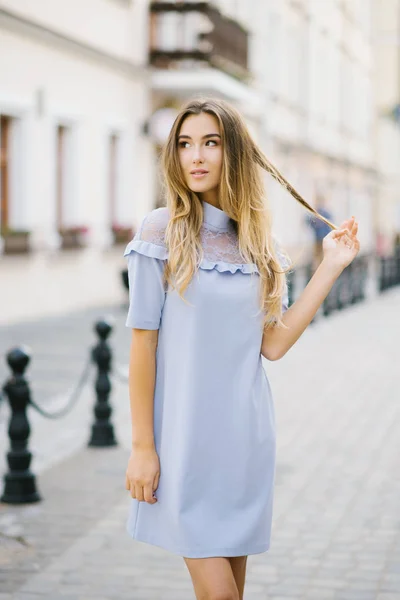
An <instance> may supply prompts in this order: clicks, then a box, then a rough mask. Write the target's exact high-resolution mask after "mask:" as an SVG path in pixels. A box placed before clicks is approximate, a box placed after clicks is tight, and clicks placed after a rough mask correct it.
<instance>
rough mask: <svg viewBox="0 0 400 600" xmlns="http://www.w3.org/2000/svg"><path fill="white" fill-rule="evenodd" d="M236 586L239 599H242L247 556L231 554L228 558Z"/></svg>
mask: <svg viewBox="0 0 400 600" xmlns="http://www.w3.org/2000/svg"><path fill="white" fill-rule="evenodd" d="M229 562H230V563H231V567H232V572H233V576H234V578H235V582H236V587H237V589H238V592H239V600H243V593H244V583H245V580H246V566H247V556H233V557H231V558H229Z"/></svg>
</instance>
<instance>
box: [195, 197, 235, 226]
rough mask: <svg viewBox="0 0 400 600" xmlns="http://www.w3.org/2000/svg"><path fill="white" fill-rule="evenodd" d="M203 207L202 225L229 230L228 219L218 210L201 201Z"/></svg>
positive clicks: (224, 213)
mask: <svg viewBox="0 0 400 600" xmlns="http://www.w3.org/2000/svg"><path fill="white" fill-rule="evenodd" d="M201 203H202V205H203V223H206V224H207V225H212V226H213V227H217V228H218V229H224V230H228V229H229V228H230V221H231V219H230V217H228V215H227V214H226V212H224V211H223V210H221V209H220V208H216V207H215V206H213V205H212V204H210V203H209V202H205V201H204V200H202V202H201Z"/></svg>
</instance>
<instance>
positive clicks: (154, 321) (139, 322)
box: [124, 209, 167, 329]
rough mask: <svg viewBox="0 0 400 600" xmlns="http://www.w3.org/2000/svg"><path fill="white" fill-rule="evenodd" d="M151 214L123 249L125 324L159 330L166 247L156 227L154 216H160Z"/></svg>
mask: <svg viewBox="0 0 400 600" xmlns="http://www.w3.org/2000/svg"><path fill="white" fill-rule="evenodd" d="M158 210H160V209H158ZM156 212H157V210H156V211H153V213H156ZM153 213H150V214H149V215H148V216H147V217H145V219H144V220H143V222H142V224H141V226H140V228H139V231H138V233H137V234H136V235H135V237H134V239H133V240H132V241H131V242H129V244H128V245H127V247H126V249H125V252H124V256H125V257H126V258H127V263H128V279H129V310H128V315H127V319H126V322H125V325H126V327H131V328H137V329H159V327H160V324H161V318H162V311H163V307H164V302H165V297H166V285H165V281H164V267H165V260H166V258H167V250H166V248H165V245H164V244H163V243H162V232H161V231H160V227H158V228H157V227H156V226H155V223H157V219H158V222H159V221H160V218H159V217H160V215H158V216H156V219H154V214H153ZM159 225H161V223H160V222H159Z"/></svg>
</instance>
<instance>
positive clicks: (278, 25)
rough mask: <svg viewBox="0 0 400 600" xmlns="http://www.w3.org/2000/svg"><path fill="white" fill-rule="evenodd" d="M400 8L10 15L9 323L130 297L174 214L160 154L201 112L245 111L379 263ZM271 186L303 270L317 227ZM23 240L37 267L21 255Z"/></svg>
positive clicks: (91, 4)
mask: <svg viewBox="0 0 400 600" xmlns="http://www.w3.org/2000/svg"><path fill="white" fill-rule="evenodd" d="M399 2H400V0H388V2H385V3H380V2H378V0H324V2H320V1H319V0H279V1H278V0H265V1H263V2H258V1H257V0H219V1H217V0H215V1H212V2H208V3H207V2H204V3H198V2H192V1H189V0H187V1H180V2H165V1H159V2H149V0H140V1H133V0H86V1H85V2H84V3H77V2H69V3H65V2H63V1H62V0H36V1H35V2H34V3H32V2H31V1H30V0H0V43H1V47H2V59H1V61H0V77H1V81H2V85H1V86H0V118H1V122H0V138H1V174H0V184H1V217H0V223H1V230H0V231H1V233H2V235H1V237H0V246H1V248H2V254H0V281H2V288H3V289H5V293H4V294H3V292H2V293H1V294H0V309H1V310H0V322H7V321H10V320H13V319H20V318H34V317H36V316H38V315H40V314H53V313H57V312H61V311H64V310H70V309H77V308H80V307H83V306H90V305H104V304H107V303H115V302H118V301H120V300H123V299H124V298H125V295H124V290H123V288H122V286H121V283H120V269H121V268H123V266H124V264H125V263H124V261H123V259H122V256H121V255H122V250H123V245H121V244H123V243H124V240H125V239H126V238H127V237H129V235H130V234H131V233H132V232H131V231H130V228H132V227H133V228H135V227H136V226H137V225H138V223H139V222H140V220H141V219H142V217H143V215H144V214H145V213H146V212H148V211H149V210H151V209H152V208H154V207H155V206H159V205H161V204H163V203H164V199H163V197H162V193H161V188H160V179H159V172H158V165H157V158H158V152H159V150H160V144H161V143H162V140H163V138H165V135H166V133H167V132H168V128H169V125H170V121H171V116H172V117H173V115H174V114H175V113H176V111H177V110H178V108H179V107H180V106H181V104H182V102H183V101H185V100H186V99H188V98H191V97H193V96H206V95H212V96H218V97H222V98H225V99H226V100H228V101H229V102H231V103H232V104H234V105H235V106H236V107H237V108H238V109H239V110H240V111H241V112H242V113H243V115H244V116H245V118H246V120H247V123H248V125H249V128H250V130H251V132H252V134H253V135H254V137H255V138H256V140H257V141H258V143H259V144H260V146H261V148H262V149H263V150H264V152H265V153H266V155H267V156H268V158H269V159H270V160H271V161H272V162H273V163H274V164H275V165H276V166H277V167H278V169H279V170H280V171H281V172H282V173H283V174H284V175H285V176H286V178H287V179H288V180H289V181H290V182H291V183H292V185H294V187H296V188H297V189H298V191H299V192H300V193H301V194H302V195H303V196H304V198H305V199H306V200H308V201H309V202H310V203H311V204H312V205H316V197H317V195H319V196H323V197H324V198H325V205H326V208H327V209H328V210H329V211H330V212H331V214H332V220H333V221H334V222H335V223H337V224H340V222H341V221H342V220H343V219H345V218H347V217H349V216H351V215H352V214H354V215H356V216H357V218H358V220H359V222H360V239H361V243H362V251H363V252H365V253H372V252H373V251H374V250H375V246H376V237H377V233H379V232H383V233H384V235H385V236H386V237H390V236H391V235H392V233H393V229H394V228H395V227H396V225H395V223H396V218H399V208H398V207H399V200H398V189H399V186H398V179H397V178H398V164H400V163H399V155H400V148H399V146H400V145H399V138H398V125H397V124H396V123H395V121H393V120H390V118H388V117H387V116H386V113H385V114H383V112H382V111H383V107H385V110H386V108H387V109H388V110H389V109H390V108H393V107H394V106H395V105H396V102H398V100H399V93H398V92H399V85H398V79H397V80H396V79H395V73H394V71H395V70H396V68H397V71H399V68H398V67H399V65H398V62H396V60H397V61H398V56H399V53H398V46H396V43H397V42H396V41H394V42H393V44H392V45H391V48H390V49H388V39H390V40H392V41H393V40H398V35H399V22H398V20H397V21H396V20H395V14H397V16H398V14H399V11H398V4H399ZM382 4H385V8H384V7H383V6H382ZM389 5H390V7H389V9H387V7H388V6H389ZM377 14H379V18H378V17H377ZM389 25H390V27H391V29H390V32H389V33H387V32H388V26H389ZM378 29H379V31H380V33H379V31H378ZM383 35H385V36H386V38H385V43H383V42H382V39H383V38H382V36H383ZM396 36H397V37H396ZM388 53H389V54H390V59H388ZM396 53H397V54H396ZM396 56H397V59H396ZM4 57H7V59H4ZM382 65H385V71H384V75H383V72H382ZM377 90H378V92H377ZM386 95H389V96H388V97H387V96H386ZM389 112H390V110H389ZM265 179H266V184H267V190H268V197H269V203H270V206H271V209H272V212H273V219H274V230H275V233H276V234H277V236H278V237H279V239H280V240H281V242H282V243H283V245H284V246H285V248H286V249H287V250H288V251H289V253H290V254H291V256H292V258H293V260H294V262H295V263H296V264H301V263H304V262H306V261H308V259H309V256H310V253H311V246H312V233H311V230H310V228H309V227H308V225H307V223H306V213H305V211H304V209H303V208H302V207H301V206H300V205H298V204H297V203H296V202H295V201H294V200H293V199H292V198H291V197H290V196H289V195H288V194H287V192H285V191H284V190H283V189H282V188H281V187H280V186H279V185H277V184H276V183H275V182H273V181H272V179H271V176H269V175H266V178H265ZM396 194H397V196H396ZM396 215H397V217H396ZM389 223H390V225H389ZM18 232H19V233H20V235H19V237H18V235H17V234H18ZM24 232H29V234H30V235H29V247H30V252H29V253H28V254H25V255H22V254H21V255H13V256H11V255H10V250H11V251H12V247H13V244H14V245H18V244H23V243H24ZM25 238H26V235H25ZM118 240H120V241H121V244H117V245H115V241H118ZM25 242H26V239H25ZM6 244H7V246H6ZM7 248H8V250H7ZM3 282H4V283H3ZM26 289H29V290H31V303H30V305H29V306H28V307H27V304H26V300H25V298H24V294H25V293H26ZM2 303H3V304H2Z"/></svg>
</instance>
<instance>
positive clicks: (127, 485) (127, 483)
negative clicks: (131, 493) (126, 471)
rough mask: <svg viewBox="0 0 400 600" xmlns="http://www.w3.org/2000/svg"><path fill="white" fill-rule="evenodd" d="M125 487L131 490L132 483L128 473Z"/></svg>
mask: <svg viewBox="0 0 400 600" xmlns="http://www.w3.org/2000/svg"><path fill="white" fill-rule="evenodd" d="M125 489H126V490H130V489H131V484H130V481H129V478H128V475H125Z"/></svg>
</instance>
